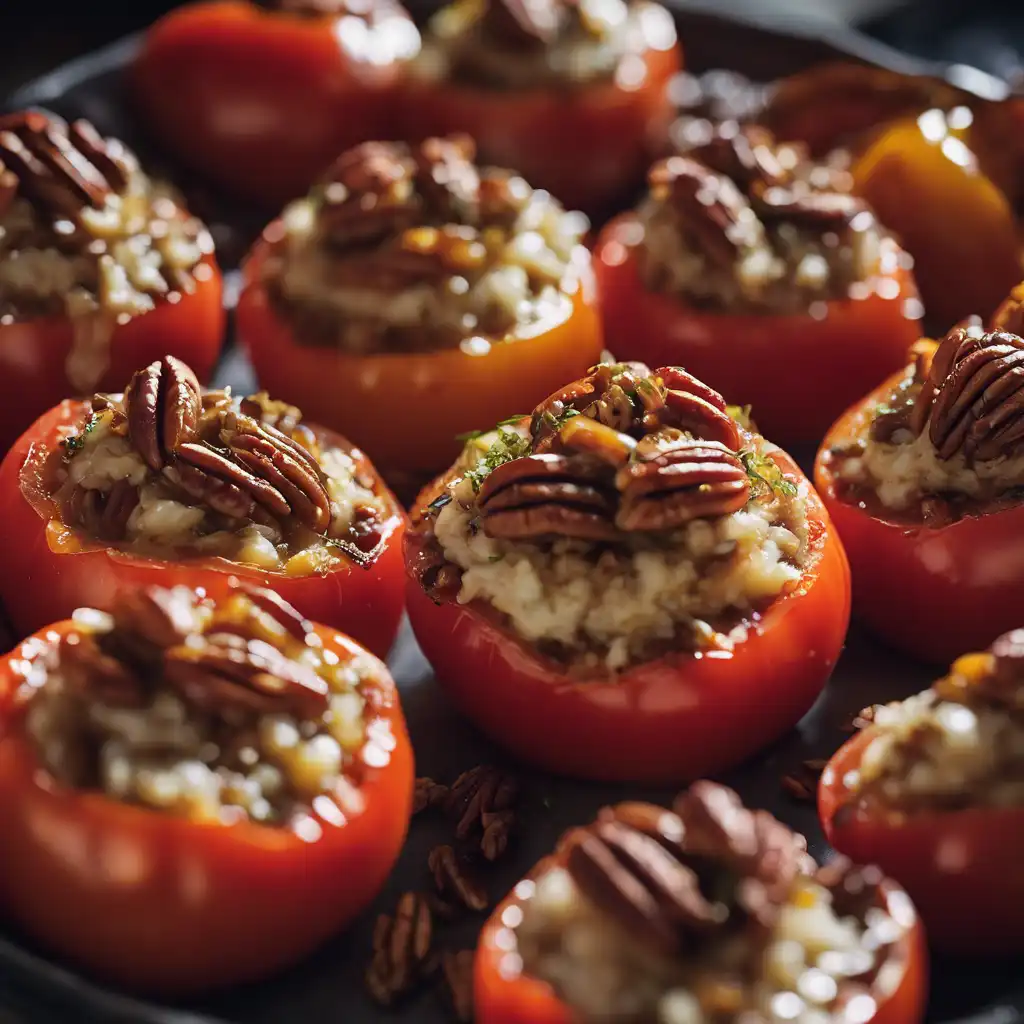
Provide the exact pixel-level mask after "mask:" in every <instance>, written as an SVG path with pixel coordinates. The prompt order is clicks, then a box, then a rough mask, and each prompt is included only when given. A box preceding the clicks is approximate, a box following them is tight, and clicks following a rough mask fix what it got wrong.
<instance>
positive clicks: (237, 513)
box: [164, 442, 290, 519]
mask: <svg viewBox="0 0 1024 1024" xmlns="http://www.w3.org/2000/svg"><path fill="white" fill-rule="evenodd" d="M164 473H165V475H166V476H167V478H168V479H169V480H171V481H172V482H173V483H176V484H177V485H178V486H179V487H181V488H182V490H184V491H185V492H186V493H187V494H190V495H191V496H192V497H193V498H195V499H197V500H198V501H201V502H202V503H203V504H204V505H207V506H208V507H209V508H211V509H213V510H214V511H215V512H220V513H221V514H222V515H226V516H229V517H231V518H232V519H244V518H246V517H248V516H251V515H252V514H253V512H254V511H255V509H256V503H257V502H259V504H260V505H262V506H263V507H264V508H266V509H267V510H268V511H269V512H270V513H271V515H275V516H278V517H279V518H283V517H284V516H286V515H288V513H289V511H290V507H289V505H288V502H287V501H285V498H284V495H283V494H281V492H280V491H277V490H275V489H274V487H273V486H271V485H270V484H268V483H267V482H266V481H265V480H261V479H260V478H259V477H257V476H254V475H253V474H252V473H250V472H249V471H248V470H246V469H245V467H244V466H241V465H239V464H238V463H237V462H234V461H233V460H231V459H228V458H225V457H224V456H223V455H221V453H220V452H218V451H217V450H216V449H215V448H211V447H210V446H209V445H205V444H194V443H191V442H190V443H189V444H183V445H182V446H181V447H180V448H179V449H178V451H177V452H176V453H175V459H174V461H173V462H172V463H171V464H170V465H168V466H166V467H165V468H164Z"/></svg>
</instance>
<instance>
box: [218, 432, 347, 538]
mask: <svg viewBox="0 0 1024 1024" xmlns="http://www.w3.org/2000/svg"><path fill="white" fill-rule="evenodd" d="M221 437H222V439H223V440H224V441H225V443H226V444H227V445H228V449H229V450H230V452H231V454H232V455H233V456H234V458H235V459H237V460H238V462H240V463H241V464H242V465H243V466H244V467H245V468H246V469H248V470H249V471H250V473H251V474H252V475H253V476H254V477H255V478H257V479H258V480H260V481H262V482H264V483H265V484H267V485H268V486H269V487H270V488H271V490H272V492H273V494H274V495H280V496H281V497H282V500H283V502H284V507H283V509H281V508H280V507H279V506H278V507H276V508H275V507H271V502H270V501H268V500H261V498H260V496H259V494H257V493H256V492H255V491H254V492H252V493H253V497H254V498H255V499H256V500H257V501H259V502H260V503H261V504H264V505H266V507H267V508H268V509H269V510H270V511H271V512H273V513H274V514H276V515H281V516H286V515H289V514H290V515H293V516H294V517H295V518H296V519H297V520H298V521H299V522H300V523H302V524H303V525H304V526H307V527H309V528H310V529H311V530H313V531H315V532H316V533H321V534H324V533H326V532H327V528H328V527H329V526H330V523H331V497H330V494H329V493H328V491H327V486H326V484H325V482H324V480H325V477H324V473H323V470H322V469H321V468H320V465H319V463H317V461H316V459H314V458H313V456H312V455H311V454H310V453H309V452H308V451H307V450H306V449H305V448H303V447H302V445H300V444H298V443H297V442H295V441H293V440H292V439H291V438H289V437H287V436H286V435H284V434H282V433H281V432H280V431H279V430H276V429H275V428H273V427H268V426H266V425H264V424H262V423H259V422H258V421H257V420H254V419H252V418H250V417H248V416H243V415H235V414H234V413H227V414H225V416H224V421H223V427H222V430H221ZM240 486H241V485H240ZM267 494H268V496H269V495H270V492H267ZM272 500H273V501H274V502H275V503H276V498H273V499H272Z"/></svg>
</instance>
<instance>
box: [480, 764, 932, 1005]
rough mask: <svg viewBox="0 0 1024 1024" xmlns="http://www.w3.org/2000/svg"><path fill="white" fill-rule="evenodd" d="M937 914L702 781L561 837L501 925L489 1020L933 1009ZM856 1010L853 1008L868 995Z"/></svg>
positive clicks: (490, 943) (487, 981)
mask: <svg viewBox="0 0 1024 1024" xmlns="http://www.w3.org/2000/svg"><path fill="white" fill-rule="evenodd" d="M925 974H926V969H925V963H924V949H923V942H922V935H921V930H920V927H919V925H918V923H917V919H916V915H915V913H914V909H913V907H912V906H911V904H910V901H909V900H908V899H907V897H906V895H905V894H904V893H903V892H902V891H901V890H900V889H898V888H897V887H896V886H895V885H894V884H893V883H891V882H889V881H887V880H885V879H883V878H882V876H881V874H880V872H878V871H877V870H875V869H872V868H856V867H854V866H853V865H852V864H850V863H849V862H847V861H845V860H843V859H840V860H839V861H837V862H834V863H832V864H830V865H828V866H827V867H824V868H820V869H818V868H816V867H815V865H814V863H813V861H812V860H811V859H810V857H809V856H808V854H807V849H806V844H805V842H804V840H803V837H802V836H798V835H795V834H794V833H792V832H791V831H790V830H789V829H788V828H787V827H786V826H785V825H783V824H782V823H781V822H779V821H776V820H775V819H774V818H773V817H771V815H769V814H768V813H767V812H765V811H756V812H751V811H748V810H746V809H745V808H744V807H743V806H742V805H741V804H740V802H739V800H738V798H737V797H736V795H735V794H734V793H733V792H732V791H731V790H728V789H726V788H724V787H722V786H719V785H716V784H714V783H710V782H698V783H695V784H694V785H693V786H692V787H691V788H690V789H689V790H688V791H687V792H686V793H684V794H683V795H681V796H680V797H679V798H678V799H677V800H676V802H675V805H674V807H673V809H672V810H666V809H665V808H662V807H655V806H652V805H650V804H638V803H627V804H619V805H618V806H616V807H609V808H606V809H605V810H603V811H602V812H600V814H599V815H598V817H597V820H596V821H595V822H594V823H593V824H592V825H588V826H586V827H583V828H576V829H573V830H571V831H570V832H568V833H567V834H566V835H565V836H563V837H562V839H561V841H560V842H559V844H558V847H557V849H556V850H555V853H554V855H553V856H551V857H549V858H547V859H546V860H544V861H541V862H540V864H539V865H538V866H537V868H536V869H535V871H534V872H533V873H532V874H531V875H530V876H529V877H528V878H527V879H524V880H523V881H522V882H520V883H519V884H518V885H517V886H516V887H515V889H514V890H513V891H512V893H511V894H510V896H509V897H508V898H507V900H506V901H505V902H504V903H503V904H501V905H500V906H499V908H498V910H497V911H496V912H495V914H494V916H493V917H492V918H491V920H490V921H489V922H488V924H487V925H486V926H485V927H484V931H483V933H482V935H481V938H480V945H479V947H478V951H477V960H476V979H475V980H476V987H475V995H476V1016H477V1019H478V1020H479V1021H480V1022H481V1024H527V1022H529V1024H568V1022H569V1021H578V1022H581V1024H583V1022H587V1021H598V1020H604V1019H607V1016H608V1012H609V1009H610V1008H613V1007H621V1012H622V1015H623V1016H625V1015H626V1014H627V1013H628V1016H629V1019H630V1020H636V1021H638V1022H643V1024H670V1022H675V1021H683V1020H685V1021H687V1022H690V1021H693V1022H699V1024H734V1022H739V1021H743V1022H746V1021H751V1022H762V1021H763V1022H767V1021H770V1020H780V1019H786V1020H792V1021H796V1022H805V1021H806V1022H810V1021H823V1020H829V1021H831V1020H839V1019H840V1018H842V1019H852V1017H848V1016H846V1014H844V1013H843V1008H851V1007H852V1006H853V1003H854V1002H855V1001H856V1003H857V1013H856V1019H857V1020H863V1021H865V1022H872V1024H883V1022H884V1024H916V1022H918V1021H920V1020H921V1018H922V1015H923V1010H924V999H925ZM851 1013H852V1010H851Z"/></svg>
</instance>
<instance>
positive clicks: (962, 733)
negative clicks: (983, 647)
mask: <svg viewBox="0 0 1024 1024" xmlns="http://www.w3.org/2000/svg"><path fill="white" fill-rule="evenodd" d="M871 735H872V736H873V739H872V740H871V742H870V743H869V744H868V746H867V748H866V749H865V751H864V754H863V757H862V758H861V764H860V770H859V773H858V777H857V779H856V784H855V785H854V786H853V787H852V788H853V794H854V799H857V800H866V801H868V802H871V803H878V804H881V805H883V806H884V807H886V808H889V809H895V810H899V811H905V812H913V811H915V810H919V809H927V810H936V809H938V810H959V809H962V808H966V807H977V806H986V807H1008V806H1020V805H1022V804H1024V630H1014V631H1013V632H1011V633H1007V634H1005V635H1004V636H1002V637H1000V638H999V639H998V640H996V642H995V643H994V644H993V645H992V647H991V648H990V649H989V650H988V651H985V652H983V653H977V654H966V655H964V656H963V657H961V658H958V659H957V660H956V661H955V662H954V663H953V665H952V667H951V668H950V670H949V674H948V675H947V676H945V677H944V678H943V679H940V680H939V681H938V682H937V683H935V685H934V686H933V687H932V688H931V689H928V690H925V691H924V692H923V693H919V694H916V695H915V696H913V697H910V698H908V699H907V700H905V701H899V702H896V703H892V704H887V705H884V706H881V707H878V708H876V709H875V715H874V719H873V725H872V730H871Z"/></svg>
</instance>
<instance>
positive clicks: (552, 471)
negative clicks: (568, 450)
mask: <svg viewBox="0 0 1024 1024" xmlns="http://www.w3.org/2000/svg"><path fill="white" fill-rule="evenodd" d="M611 483H612V480H611V472H610V470H609V469H608V468H607V467H606V466H605V465H603V464H602V463H601V462H599V461H598V460H595V459H587V458H585V457H576V458H571V459H570V458H566V457H565V456H562V455H554V454H541V455H528V456H526V457H525V458H521V459H515V460H514V461H512V462H506V463H505V464H504V465H502V466H499V467H498V468H497V469H495V470H494V471H493V472H492V473H490V474H489V475H488V476H487V478H486V480H485V481H484V483H483V486H482V487H481V489H480V493H479V495H478V498H477V507H478V508H479V510H480V513H481V517H482V519H483V529H484V533H486V534H487V535H488V536H489V537H495V538H514V539H524V538H537V537H544V536H549V535H554V536H562V537H579V538H581V539H584V540H610V539H612V538H614V537H615V535H616V530H615V522H614V516H615V496H614V492H613V491H612V488H611Z"/></svg>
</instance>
